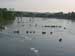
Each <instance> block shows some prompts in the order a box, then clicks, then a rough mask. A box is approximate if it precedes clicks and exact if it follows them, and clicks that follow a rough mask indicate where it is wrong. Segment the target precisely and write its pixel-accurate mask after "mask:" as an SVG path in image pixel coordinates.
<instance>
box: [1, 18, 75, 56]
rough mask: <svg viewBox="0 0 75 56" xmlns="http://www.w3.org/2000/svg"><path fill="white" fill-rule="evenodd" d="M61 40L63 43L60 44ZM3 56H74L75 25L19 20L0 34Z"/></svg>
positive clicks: (52, 19)
mask: <svg viewBox="0 0 75 56" xmlns="http://www.w3.org/2000/svg"><path fill="white" fill-rule="evenodd" d="M45 25H47V26H52V25H56V26H61V27H44V26H45ZM64 27H65V28H64ZM15 31H19V32H18V33H17V32H15ZM42 32H45V33H42ZM50 32H52V34H51V33H50ZM60 38H61V39H62V41H59V39H60ZM0 56H75V22H74V21H71V20H66V19H55V18H36V17H34V18H32V17H22V18H20V17H16V19H15V21H14V22H13V23H12V24H9V25H6V29H5V30H2V31H1V32H0Z"/></svg>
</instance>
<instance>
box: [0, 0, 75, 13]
mask: <svg viewBox="0 0 75 56" xmlns="http://www.w3.org/2000/svg"><path fill="white" fill-rule="evenodd" d="M0 8H14V9H15V10H19V11H31V12H61V11H62V12H72V11H75V0H0Z"/></svg>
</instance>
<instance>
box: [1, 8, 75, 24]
mask: <svg viewBox="0 0 75 56" xmlns="http://www.w3.org/2000/svg"><path fill="white" fill-rule="evenodd" d="M15 17H42V18H58V19H69V20H75V12H69V13H64V12H57V13H50V12H46V13H40V12H25V11H14V10H8V9H7V8H0V25H1V24H8V23H9V22H12V21H13V20H14V19H15Z"/></svg>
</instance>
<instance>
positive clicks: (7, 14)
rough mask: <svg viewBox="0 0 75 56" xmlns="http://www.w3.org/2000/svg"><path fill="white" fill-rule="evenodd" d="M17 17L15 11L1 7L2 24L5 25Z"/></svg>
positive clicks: (0, 20)
mask: <svg viewBox="0 0 75 56" xmlns="http://www.w3.org/2000/svg"><path fill="white" fill-rule="evenodd" d="M14 19H15V14H14V12H11V11H8V10H7V9H6V8H0V24H1V25H5V24H8V23H9V22H11V21H13V20H14Z"/></svg>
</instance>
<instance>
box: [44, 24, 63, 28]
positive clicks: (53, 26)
mask: <svg viewBox="0 0 75 56" xmlns="http://www.w3.org/2000/svg"><path fill="white" fill-rule="evenodd" d="M43 27H52V28H55V27H59V28H61V27H62V26H55V25H52V26H49V25H46V26H43Z"/></svg>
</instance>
